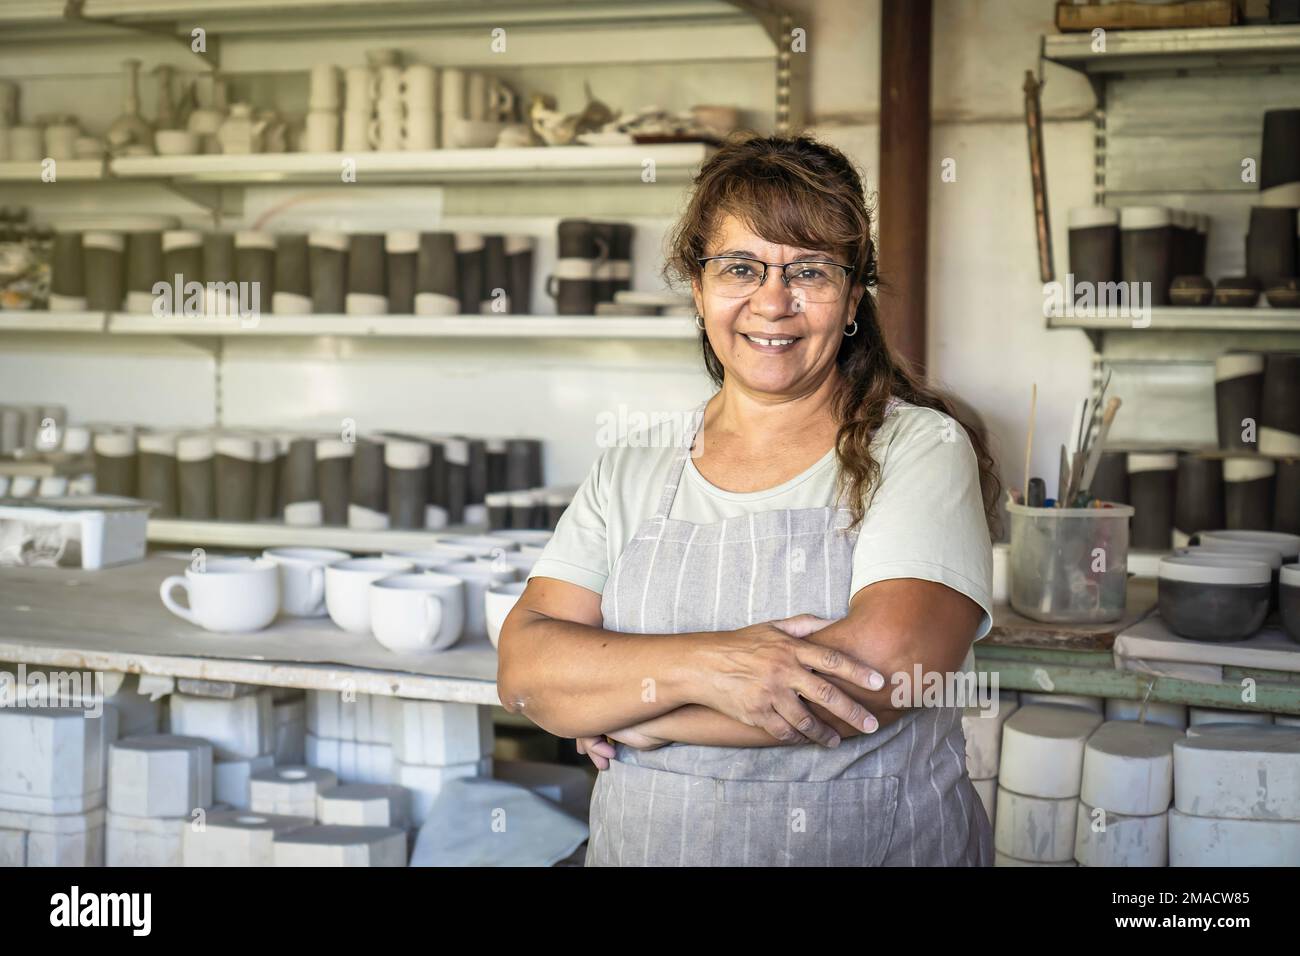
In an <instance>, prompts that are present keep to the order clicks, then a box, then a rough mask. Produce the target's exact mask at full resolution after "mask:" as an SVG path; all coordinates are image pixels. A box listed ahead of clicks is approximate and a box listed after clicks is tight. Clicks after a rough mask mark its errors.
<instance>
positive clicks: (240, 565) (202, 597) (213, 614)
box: [158, 558, 280, 634]
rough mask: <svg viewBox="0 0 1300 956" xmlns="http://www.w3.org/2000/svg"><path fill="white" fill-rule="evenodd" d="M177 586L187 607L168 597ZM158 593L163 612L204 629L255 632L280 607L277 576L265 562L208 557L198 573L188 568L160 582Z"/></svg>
mask: <svg viewBox="0 0 1300 956" xmlns="http://www.w3.org/2000/svg"><path fill="white" fill-rule="evenodd" d="M178 587H179V588H184V590H185V593H186V595H187V596H188V598H189V607H183V606H182V605H180V604H178V603H176V600H175V599H174V598H173V597H172V592H173V591H174V590H175V589H176V588H178ZM158 594H159V596H160V597H161V598H162V602H163V605H164V606H165V607H166V608H167V610H169V611H171V612H172V613H173V614H175V615H176V616H177V617H180V618H184V619H185V620H187V621H189V622H190V623H191V624H194V625H197V626H198V627H201V628H203V629H204V630H207V631H218V632H221V633H228V634H238V633H246V632H248V631H260V630H261V629H262V628H264V627H266V626H267V625H268V624H270V623H271V622H272V621H273V620H275V615H276V612H277V611H279V609H280V572H279V570H278V569H277V567H276V565H275V562H274V561H268V560H266V559H265V558H258V559H256V560H250V559H248V558H209V559H208V560H207V562H206V564H205V565H204V569H203V570H202V571H195V570H194V569H193V568H190V569H187V570H186V572H185V573H184V574H183V575H181V574H173V575H172V576H171V577H169V578H167V579H166V580H164V581H163V583H162V586H161V587H160V588H159V589H158Z"/></svg>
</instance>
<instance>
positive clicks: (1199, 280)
mask: <svg viewBox="0 0 1300 956" xmlns="http://www.w3.org/2000/svg"><path fill="white" fill-rule="evenodd" d="M1213 300H1214V283H1212V282H1211V281H1210V280H1209V279H1207V278H1206V277H1205V276H1175V277H1174V281H1173V283H1172V284H1171V285H1170V286H1169V301H1170V302H1172V303H1173V304H1174V305H1209V304H1210V302H1212V301H1213Z"/></svg>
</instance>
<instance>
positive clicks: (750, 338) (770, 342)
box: [740, 332, 800, 352]
mask: <svg viewBox="0 0 1300 956" xmlns="http://www.w3.org/2000/svg"><path fill="white" fill-rule="evenodd" d="M740 335H741V337H742V338H744V339H745V341H747V342H749V344H750V345H753V346H755V347H757V348H759V349H762V350H763V351H765V352H767V351H779V350H781V349H787V348H790V347H791V346H793V345H794V344H795V343H796V342H798V341H799V338H800V337H799V336H797V335H781V336H776V335H751V334H750V333H748V332H741V333H740Z"/></svg>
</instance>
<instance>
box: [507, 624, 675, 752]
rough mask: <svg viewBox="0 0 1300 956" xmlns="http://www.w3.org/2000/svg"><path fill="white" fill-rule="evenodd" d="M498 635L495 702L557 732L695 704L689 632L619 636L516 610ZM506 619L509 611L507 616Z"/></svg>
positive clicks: (586, 731)
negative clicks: (514, 616)
mask: <svg viewBox="0 0 1300 956" xmlns="http://www.w3.org/2000/svg"><path fill="white" fill-rule="evenodd" d="M516 610H517V611H518V613H519V614H521V615H523V617H522V618H521V619H517V620H514V621H509V622H507V623H508V625H509V627H508V630H507V629H503V631H502V637H501V663H500V669H499V673H498V677H497V690H498V693H499V695H500V697H501V703H502V705H503V706H504V707H505V708H506V709H507V710H509V711H511V712H512V713H518V714H523V715H524V716H525V717H527V718H528V719H530V720H531V721H533V723H535V724H537V725H538V726H539V727H541V728H543V729H544V730H547V731H549V732H551V733H553V734H555V735H556V736H559V737H585V736H593V735H598V734H601V733H603V732H605V731H607V730H609V728H611V727H629V726H632V725H634V724H638V723H641V722H643V721H645V720H649V719H652V718H654V717H658V716H659V715H661V714H664V713H666V712H668V711H671V710H675V709H677V708H679V707H682V706H684V705H686V704H690V703H693V702H694V699H693V688H694V681H693V674H694V670H693V669H692V666H691V664H690V661H691V657H692V645H693V644H694V646H696V647H698V646H699V635H695V634H622V633H619V632H617V631H606V630H603V629H602V628H599V627H592V626H589V625H585V624H576V623H574V622H572V621H562V620H556V619H553V618H548V617H546V616H545V615H542V614H538V613H536V612H532V611H527V610H524V609H518V608H517V609H516ZM512 616H513V613H512Z"/></svg>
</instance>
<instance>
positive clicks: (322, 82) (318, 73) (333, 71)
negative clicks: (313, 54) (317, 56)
mask: <svg viewBox="0 0 1300 956" xmlns="http://www.w3.org/2000/svg"><path fill="white" fill-rule="evenodd" d="M307 106H308V108H309V109H311V110H337V109H338V108H339V68H338V67H337V66H335V65H334V64H333V63H317V64H316V65H315V66H313V67H312V68H311V97H310V99H309V100H308V103H307Z"/></svg>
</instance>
